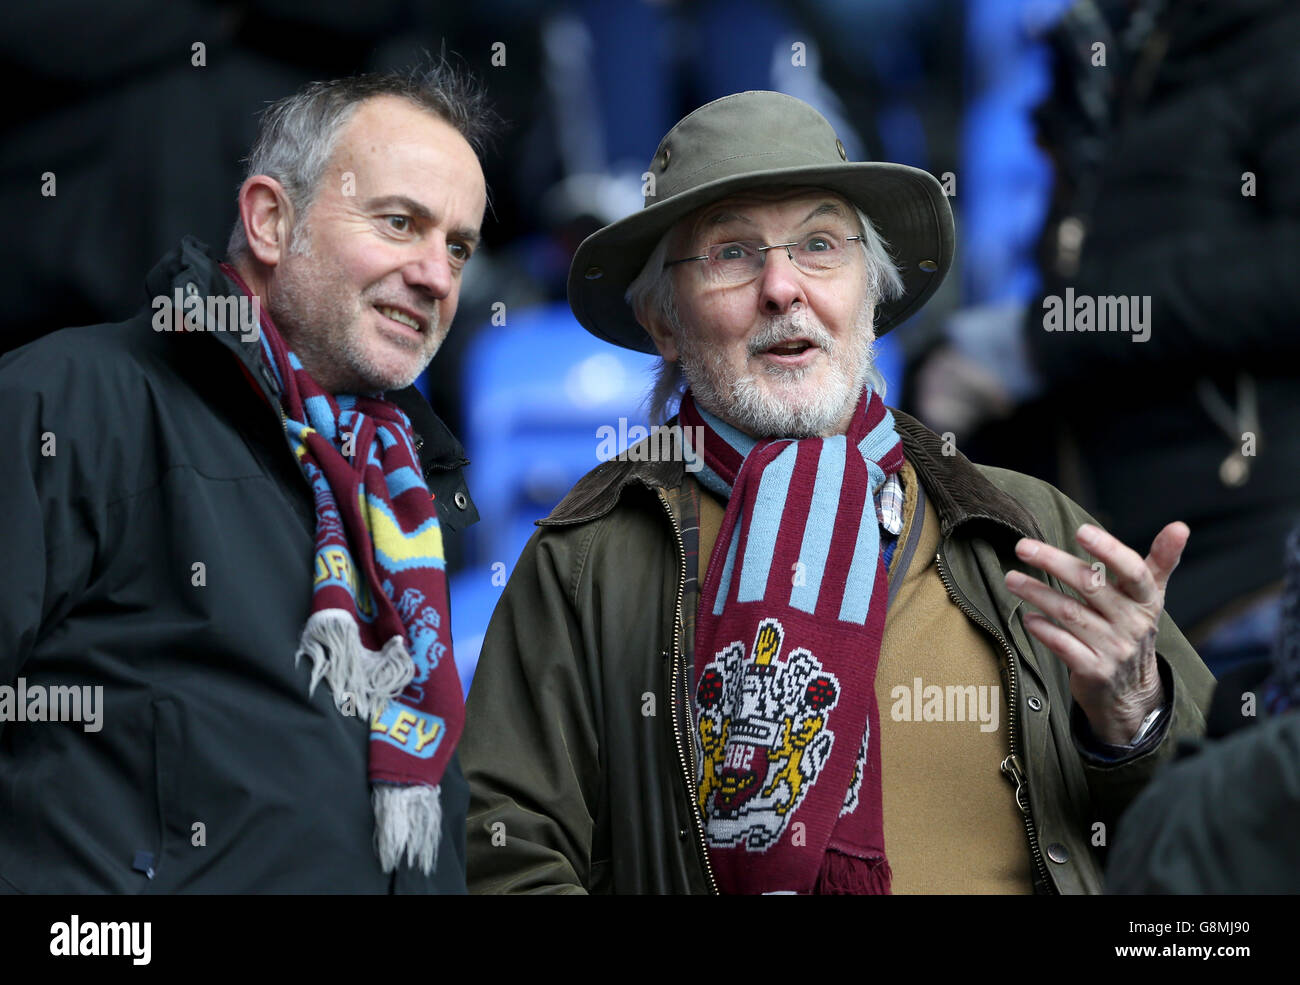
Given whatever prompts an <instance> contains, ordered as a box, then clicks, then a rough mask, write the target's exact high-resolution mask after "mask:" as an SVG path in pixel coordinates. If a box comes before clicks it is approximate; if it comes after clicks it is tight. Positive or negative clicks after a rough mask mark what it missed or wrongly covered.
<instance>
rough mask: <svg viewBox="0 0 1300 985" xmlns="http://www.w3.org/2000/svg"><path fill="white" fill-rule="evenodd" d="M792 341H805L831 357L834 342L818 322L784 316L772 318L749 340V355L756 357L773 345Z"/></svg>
mask: <svg viewBox="0 0 1300 985" xmlns="http://www.w3.org/2000/svg"><path fill="white" fill-rule="evenodd" d="M792 339H807V340H808V341H809V342H811V343H812V344H813V345H815V346H817V348H819V349H821V350H822V351H824V352H825V353H826V355H828V356H829V355H832V354H833V352H834V349H835V340H834V339H833V338H831V333H830V332H828V331H826V329H825V327H823V326H822V325H821V324H820V323H819V322H817V321H815V320H808V319H805V318H795V317H790V316H786V317H784V318H774V319H772V320H771V321H769V322H768V323H767V324H766V325H764V326H763V327H762V328H761V329H759V331H758V334H757V335H755V336H754V337H753V338H752V339H750V340H749V354H750V356H757V355H758V354H759V353H761V352H766V351H767V350H768V349H770V348H772V346H774V345H780V344H781V343H782V342H789V341H791V340H792Z"/></svg>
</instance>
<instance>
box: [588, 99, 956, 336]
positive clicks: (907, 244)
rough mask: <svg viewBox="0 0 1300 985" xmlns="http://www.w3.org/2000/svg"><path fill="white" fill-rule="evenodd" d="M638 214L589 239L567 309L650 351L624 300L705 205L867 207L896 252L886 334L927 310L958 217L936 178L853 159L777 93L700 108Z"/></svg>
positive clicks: (823, 126) (883, 321)
mask: <svg viewBox="0 0 1300 985" xmlns="http://www.w3.org/2000/svg"><path fill="white" fill-rule="evenodd" d="M649 172H650V175H651V178H650V180H648V181H647V182H646V184H647V186H648V189H647V190H648V192H649V194H647V195H646V196H645V205H644V207H643V208H642V209H641V211H640V212H636V213H633V214H632V215H630V216H628V217H627V218H625V219H620V220H618V221H617V222H613V223H610V224H609V225H608V226H605V227H604V228H603V229H600V230H597V231H596V232H594V233H592V234H591V235H590V236H588V237H587V238H586V239H585V240H584V241H583V243H582V245H581V246H579V247H578V251H577V253H575V254H574V257H573V264H572V265H571V266H570V268H569V304H570V306H571V307H572V308H573V313H574V315H576V316H577V319H578V321H579V322H581V323H582V325H583V327H585V328H586V329H587V331H589V332H591V333H592V334H593V335H595V336H596V337H598V338H601V339H604V340H605V341H606V342H613V343H614V344H615V345H620V346H623V347H624V348H627V349H636V350H638V351H641V352H655V351H656V349H655V345H654V342H653V341H652V340H651V338H650V336H649V335H648V334H647V333H646V331H645V329H643V328H642V327H641V326H640V325H639V324H637V321H636V318H635V317H634V315H633V313H632V309H631V307H630V306H629V305H628V303H627V301H626V300H625V299H624V298H625V295H626V293H627V289H628V287H629V286H630V285H631V283H632V281H633V280H635V279H636V277H637V275H638V274H639V273H640V272H641V268H642V267H643V266H645V262H646V260H647V259H649V257H650V254H651V253H652V252H653V251H654V248H655V246H656V245H657V244H658V242H659V239H660V238H661V237H662V236H663V235H664V233H666V232H667V231H668V230H669V229H671V228H672V226H673V224H674V223H676V222H677V221H678V220H679V219H681V218H683V217H685V216H687V215H689V214H690V213H691V212H694V211H695V210H696V209H698V208H700V207H701V206H704V205H707V204H709V203H710V202H714V201H717V200H719V199H722V198H726V197H728V196H729V195H733V194H735V193H736V192H739V191H742V190H749V189H755V188H773V187H780V186H790V187H800V186H809V187H816V188H825V189H828V190H830V191H833V192H835V193H837V194H839V195H841V196H842V197H844V198H845V199H847V200H848V201H849V202H852V203H853V204H854V205H856V206H857V207H858V208H860V209H861V210H862V211H863V212H864V213H865V214H866V215H867V216H868V217H869V218H870V219H871V221H872V224H873V225H874V226H875V227H876V231H877V232H879V233H880V235H881V236H883V237H884V238H885V240H886V242H888V243H889V250H890V253H891V254H893V257H894V260H895V262H896V263H897V265H898V268H899V272H900V273H901V274H902V277H903V288H904V291H903V295H902V296H901V297H899V298H896V299H894V300H893V301H887V302H882V303H881V304H880V305H879V306H878V308H877V314H876V334H877V335H878V336H879V335H884V334H885V333H886V332H887V331H889V330H890V329H891V328H893V327H894V326H895V325H897V324H898V323H900V322H902V321H904V320H906V319H907V318H909V317H911V316H912V315H914V314H916V312H917V311H918V310H919V309H920V307H921V305H923V304H924V303H925V302H926V300H927V299H928V298H929V297H930V295H931V294H933V293H934V292H935V290H936V289H937V288H938V287H939V285H940V284H941V283H942V282H943V278H944V275H945V274H946V273H947V272H948V268H949V266H951V264H952V255H953V247H954V241H955V234H954V231H953V220H952V208H951V207H950V206H949V204H948V197H947V196H946V195H945V194H944V192H943V188H942V187H941V186H940V185H939V182H938V181H936V180H935V178H934V176H933V175H931V174H930V173H929V172H926V171H921V170H919V169H917V168H910V167H907V166H906V165H902V164H887V163H880V162H874V161H849V160H848V156H847V154H845V151H844V144H843V143H842V142H841V141H840V140H839V139H838V138H837V137H836V136H835V130H834V129H833V128H832V127H831V125H830V123H828V122H827V121H826V118H825V117H823V116H822V115H821V114H820V113H818V112H817V111H816V110H815V109H813V108H812V107H811V106H809V105H808V104H807V103H805V102H803V101H801V100H799V99H795V98H794V97H793V96H787V95H785V94H784V93H780V92H741V93H737V94H735V95H733V96H725V97H723V98H722V99H717V100H714V101H713V102H711V103H708V104H706V105H704V106H701V107H700V108H699V109H697V110H696V111H695V112H693V113H691V114H690V115H689V116H687V117H686V118H685V119H683V120H682V121H681V122H680V123H678V124H677V125H676V126H675V127H673V128H672V129H671V130H669V131H668V135H667V136H665V137H664V139H663V140H662V141H660V143H659V149H658V150H656V151H655V155H654V159H653V160H652V161H651V162H650V167H649Z"/></svg>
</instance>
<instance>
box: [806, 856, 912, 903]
mask: <svg viewBox="0 0 1300 985" xmlns="http://www.w3.org/2000/svg"><path fill="white" fill-rule="evenodd" d="M893 879H894V873H893V872H892V871H890V868H889V862H888V861H887V860H886V859H885V856H884V855H877V856H874V857H873V858H858V857H857V856H856V855H846V854H844V853H843V852H840V851H836V850H835V849H834V848H828V849H826V854H825V856H823V858H822V867H821V871H820V872H818V873H817V884H816V886H815V887H814V888H813V893H814V894H816V895H818V896H888V895H889V885H890V883H891V882H893Z"/></svg>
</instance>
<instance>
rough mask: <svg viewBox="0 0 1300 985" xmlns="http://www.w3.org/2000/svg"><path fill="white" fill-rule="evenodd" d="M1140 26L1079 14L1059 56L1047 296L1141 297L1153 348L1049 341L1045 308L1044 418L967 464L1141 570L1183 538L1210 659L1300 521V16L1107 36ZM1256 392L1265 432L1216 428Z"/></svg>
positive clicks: (1039, 351)
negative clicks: (1066, 519)
mask: <svg viewBox="0 0 1300 985" xmlns="http://www.w3.org/2000/svg"><path fill="white" fill-rule="evenodd" d="M1134 6H1135V5H1133V4H1092V3H1088V4H1082V3H1081V4H1077V5H1076V6H1075V7H1074V8H1072V10H1071V11H1070V13H1069V15H1067V16H1066V18H1065V19H1064V21H1063V22H1062V24H1061V26H1060V28H1059V29H1058V30H1057V31H1056V32H1055V33H1054V35H1053V37H1052V41H1053V45H1054V47H1055V49H1056V50H1055V54H1056V60H1055V61H1056V79H1055V84H1054V86H1053V91H1052V95H1051V98H1050V99H1049V100H1048V102H1047V103H1046V104H1045V105H1044V106H1043V107H1042V109H1041V110H1040V112H1039V124H1040V128H1041V140H1042V142H1043V143H1044V145H1045V146H1046V148H1047V151H1048V154H1049V155H1050V156H1051V158H1052V160H1053V162H1054V164H1055V166H1056V187H1055V193H1054V201H1053V203H1052V205H1051V212H1050V215H1049V218H1048V221H1047V224H1046V227H1045V232H1044V237H1043V251H1042V254H1043V255H1042V272H1043V277H1044V285H1043V294H1044V295H1056V296H1058V297H1063V296H1064V292H1065V290H1066V289H1067V288H1073V289H1074V291H1075V295H1076V296H1081V295H1093V296H1107V295H1122V296H1128V297H1142V296H1148V297H1149V298H1150V305H1151V308H1150V326H1149V328H1150V338H1149V339H1148V340H1147V341H1145V342H1134V341H1133V340H1132V338H1131V337H1129V336H1128V335H1127V334H1125V333H1123V332H1105V333H1103V332H1047V331H1044V329H1043V315H1044V311H1043V309H1042V306H1041V305H1040V304H1038V303H1037V302H1035V303H1034V304H1033V305H1031V310H1030V312H1029V324H1028V326H1027V328H1026V332H1027V339H1028V342H1029V345H1030V348H1031V351H1032V353H1033V357H1034V360H1035V362H1036V364H1037V367H1038V369H1039V370H1040V371H1041V373H1042V376H1043V382H1044V386H1045V390H1046V392H1047V394H1048V397H1047V398H1045V399H1044V400H1043V401H1041V402H1039V403H1036V404H1034V405H1033V406H1029V407H1026V408H1025V409H1024V410H1023V411H1022V412H1020V413H1018V414H1017V415H1015V416H1014V417H1013V418H1012V419H1010V420H1009V421H1005V422H1003V423H1001V424H999V425H994V426H991V427H989V428H988V429H987V430H986V431H985V433H984V434H982V435H981V436H980V437H979V438H978V439H977V440H976V441H974V442H971V443H967V444H966V445H965V447H966V449H967V451H968V452H970V453H971V454H972V455H975V456H976V457H978V458H979V459H980V460H981V461H988V462H992V463H995V464H998V465H1003V466H1006V467H1008V468H1013V469H1016V470H1018V471H1022V472H1028V473H1030V474H1032V475H1038V476H1041V477H1043V478H1045V479H1047V480H1048V481H1050V482H1052V483H1053V484H1054V485H1056V486H1058V487H1059V488H1060V489H1061V490H1062V491H1063V492H1064V493H1065V494H1066V495H1068V496H1070V497H1071V498H1072V499H1074V500H1076V501H1077V502H1078V503H1079V504H1080V505H1081V506H1083V507H1084V508H1085V509H1087V510H1088V511H1089V512H1090V513H1093V514H1094V515H1095V516H1097V518H1098V519H1099V520H1100V521H1101V522H1102V523H1103V524H1105V525H1106V526H1107V527H1108V528H1109V529H1110V530H1111V532H1112V533H1114V534H1115V535H1116V536H1117V537H1119V538H1120V539H1121V540H1123V541H1124V542H1125V543H1128V544H1131V545H1133V546H1135V547H1138V548H1141V549H1142V550H1144V551H1145V549H1146V547H1147V546H1148V545H1149V544H1150V543H1151V541H1152V539H1153V538H1154V537H1155V535H1156V533H1157V532H1159V530H1160V529H1161V527H1163V526H1164V524H1165V523H1167V522H1168V521H1170V520H1173V519H1178V520H1183V521H1185V522H1186V523H1187V524H1188V525H1189V526H1190V527H1191V531H1192V535H1191V539H1190V541H1189V542H1188V545H1187V549H1186V551H1185V553H1184V555H1183V559H1182V562H1181V564H1180V565H1179V569H1178V575H1177V577H1176V578H1174V579H1173V580H1172V581H1171V583H1170V589H1169V594H1168V596H1167V598H1166V600H1165V604H1166V606H1167V608H1168V610H1169V612H1170V614H1171V615H1172V616H1173V617H1174V619H1175V620H1176V621H1177V622H1178V625H1179V626H1181V627H1182V628H1183V629H1184V631H1186V632H1187V634H1188V637H1189V639H1191V640H1192V642H1193V643H1198V642H1199V641H1200V640H1201V639H1202V638H1203V635H1204V633H1206V632H1208V630H1209V623H1208V620H1210V618H1211V617H1212V616H1213V615H1214V614H1215V613H1216V611H1219V610H1220V609H1221V608H1222V607H1223V606H1224V605H1226V604H1228V603H1229V602H1230V601H1232V600H1234V599H1240V598H1242V597H1244V596H1247V595H1250V594H1251V593H1254V592H1258V591H1263V590H1266V589H1268V588H1269V587H1270V586H1275V585H1277V584H1278V583H1280V581H1281V578H1282V567H1281V563H1280V555H1279V553H1278V545H1279V544H1281V543H1282V542H1283V540H1284V539H1285V537H1286V534H1287V531H1289V530H1290V529H1291V528H1292V527H1293V526H1294V525H1295V524H1296V522H1297V521H1300V332H1298V331H1297V330H1296V324H1295V320H1296V311H1297V310H1300V278H1298V277H1296V276H1295V270H1294V267H1295V259H1294V258H1295V257H1297V256H1300V185H1298V184H1297V182H1296V181H1295V176H1294V171H1295V162H1296V160H1297V155H1298V154H1300V72H1298V71H1297V70H1296V54H1295V53H1296V51H1297V48H1300V6H1298V5H1296V4H1295V3H1292V2H1290V0H1235V2H1233V3H1217V2H1214V0H1168V2H1166V3H1164V4H1163V5H1160V4H1152V3H1149V2H1144V3H1143V4H1141V5H1140V6H1141V7H1142V8H1151V7H1153V6H1155V7H1162V8H1163V9H1162V10H1161V12H1160V14H1159V17H1158V19H1157V21H1156V23H1155V26H1154V28H1153V29H1151V30H1150V31H1148V32H1146V33H1142V32H1138V33H1137V34H1136V35H1134V34H1132V33H1130V30H1129V28H1130V25H1131V22H1130V21H1128V20H1125V21H1124V23H1123V24H1111V25H1108V24H1107V23H1106V22H1105V21H1104V20H1103V19H1101V18H1100V16H1099V15H1098V10H1099V9H1106V8H1110V9H1114V10H1120V11H1123V12H1125V14H1126V15H1127V14H1129V13H1130V12H1132V10H1133V9H1134ZM1135 19H1139V18H1137V17H1136V16H1135ZM1135 37H1136V39H1137V40H1132V39H1134V38H1135ZM1126 38H1128V39H1130V45H1131V46H1126V43H1125V39H1126ZM1098 42H1101V43H1105V44H1106V65H1105V66H1104V67H1102V66H1098V65H1095V64H1094V58H1095V57H1096V56H1095V55H1094V54H1093V45H1094V44H1096V43H1098ZM1248 173H1249V177H1248V176H1247V175H1248ZM1080 235H1081V236H1082V244H1081V246H1079V245H1078V239H1079V236H1080ZM1243 371H1244V372H1245V373H1247V374H1248V375H1249V378H1250V380H1251V381H1253V385H1254V388H1255V391H1256V393H1257V399H1258V420H1257V421H1256V422H1254V423H1252V422H1249V421H1246V422H1243V423H1238V422H1237V421H1236V420H1235V419H1233V418H1232V415H1231V414H1230V413H1229V414H1228V417H1227V418H1225V419H1223V420H1222V421H1216V416H1217V417H1223V416H1224V413H1227V412H1230V411H1231V410H1232V409H1235V408H1237V407H1238V405H1239V403H1240V401H1239V397H1240V394H1239V392H1238V374H1239V372H1243ZM1200 381H1204V384H1202V383H1201V382H1200ZM1206 384H1207V385H1208V386H1210V387H1212V388H1214V390H1217V393H1218V395H1219V397H1220V399H1221V400H1222V401H1223V402H1224V403H1225V404H1226V406H1223V407H1220V406H1219V405H1218V404H1216V402H1215V401H1214V399H1213V397H1212V396H1210V395H1208V394H1207V395H1205V396H1204V397H1203V396H1202V394H1201V392H1200V390H1199V387H1200V386H1202V385H1206ZM1247 385H1248V386H1249V385H1250V384H1249V383H1248V384H1247ZM1216 409H1217V414H1216ZM1247 430H1249V431H1252V432H1253V433H1254V441H1253V442H1250V443H1248V442H1247V441H1246V440H1244V439H1243V432H1245V431H1247ZM1252 444H1253V447H1251V445H1252ZM1243 448H1246V449H1247V454H1248V455H1250V457H1249V459H1248V462H1249V464H1250V466H1251V468H1250V475H1249V478H1248V480H1247V481H1246V482H1245V483H1244V484H1243V485H1240V486H1229V485H1226V484H1225V483H1224V482H1223V481H1222V480H1221V479H1220V472H1219V470H1220V466H1221V464H1222V463H1223V462H1224V461H1225V459H1227V458H1228V457H1229V455H1230V454H1233V453H1234V452H1240V451H1242V450H1243Z"/></svg>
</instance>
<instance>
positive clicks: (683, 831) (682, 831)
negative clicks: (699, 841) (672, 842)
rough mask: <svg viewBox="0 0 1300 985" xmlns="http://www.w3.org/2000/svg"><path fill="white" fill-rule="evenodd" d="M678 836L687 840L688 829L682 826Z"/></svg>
mask: <svg viewBox="0 0 1300 985" xmlns="http://www.w3.org/2000/svg"><path fill="white" fill-rule="evenodd" d="M677 837H678V838H680V839H681V840H682V841H685V840H686V829H685V828H682V829H681V830H680V831H678V832H677Z"/></svg>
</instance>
